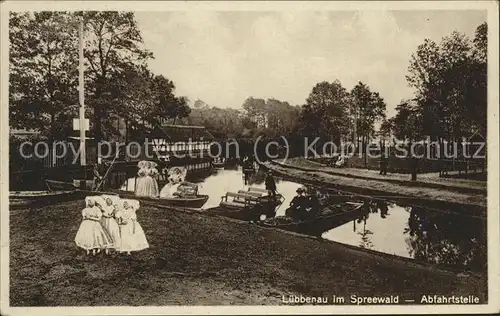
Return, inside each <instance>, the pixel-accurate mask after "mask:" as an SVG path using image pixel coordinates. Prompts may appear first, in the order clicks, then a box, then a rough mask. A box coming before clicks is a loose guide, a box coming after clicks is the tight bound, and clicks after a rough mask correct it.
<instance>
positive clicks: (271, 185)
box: [266, 171, 276, 198]
mask: <svg viewBox="0 0 500 316" xmlns="http://www.w3.org/2000/svg"><path fill="white" fill-rule="evenodd" d="M266 190H267V191H269V195H270V196H272V197H273V198H276V181H274V177H273V173H272V172H271V171H268V172H267V176H266Z"/></svg>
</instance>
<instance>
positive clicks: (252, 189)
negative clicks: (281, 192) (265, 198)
mask: <svg viewBox="0 0 500 316" xmlns="http://www.w3.org/2000/svg"><path fill="white" fill-rule="evenodd" d="M248 192H257V193H262V194H268V193H269V191H268V190H266V189H261V188H254V187H250V188H248Z"/></svg>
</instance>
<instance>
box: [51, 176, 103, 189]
mask: <svg viewBox="0 0 500 316" xmlns="http://www.w3.org/2000/svg"><path fill="white" fill-rule="evenodd" d="M45 183H46V184H47V187H48V188H49V190H50V191H61V190H63V191H74V190H76V189H83V190H90V189H92V186H93V185H94V181H93V180H77V179H75V180H73V181H72V182H69V181H58V180H45Z"/></svg>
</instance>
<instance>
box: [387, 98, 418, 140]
mask: <svg viewBox="0 0 500 316" xmlns="http://www.w3.org/2000/svg"><path fill="white" fill-rule="evenodd" d="M396 112H397V113H396V115H395V116H394V117H393V118H391V119H390V120H389V122H390V123H389V124H390V126H391V127H392V130H393V133H394V136H396V138H397V139H399V140H410V141H416V140H418V139H419V138H420V137H421V135H422V122H421V114H420V113H419V108H418V105H417V104H416V103H415V102H414V101H413V100H405V101H401V103H399V104H398V105H397V106H396Z"/></svg>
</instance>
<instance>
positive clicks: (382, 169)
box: [380, 152, 388, 176]
mask: <svg viewBox="0 0 500 316" xmlns="http://www.w3.org/2000/svg"><path fill="white" fill-rule="evenodd" d="M387 165H388V157H387V154H386V153H385V152H383V153H382V154H381V155H380V174H381V175H384V176H385V175H387Z"/></svg>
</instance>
